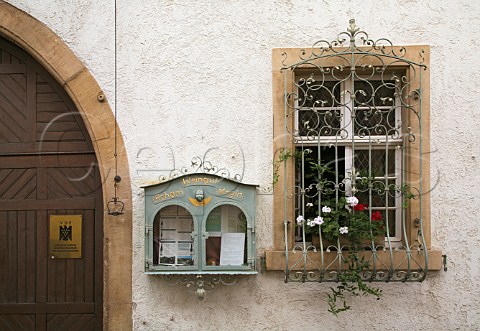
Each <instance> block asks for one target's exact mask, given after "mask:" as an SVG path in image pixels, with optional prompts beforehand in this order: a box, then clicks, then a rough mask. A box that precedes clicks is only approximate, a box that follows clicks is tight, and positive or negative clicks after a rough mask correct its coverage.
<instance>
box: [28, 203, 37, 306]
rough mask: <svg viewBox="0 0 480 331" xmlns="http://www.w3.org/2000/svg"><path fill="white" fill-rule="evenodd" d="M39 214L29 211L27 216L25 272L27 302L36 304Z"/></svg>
mask: <svg viewBox="0 0 480 331" xmlns="http://www.w3.org/2000/svg"><path fill="white" fill-rule="evenodd" d="M36 217H37V214H36V212H35V211H28V212H27V214H26V231H25V238H26V250H27V251H26V266H25V272H26V276H27V280H26V284H25V293H26V296H25V301H26V302H30V303H31V302H35V275H36V274H37V272H36V251H37V250H36V247H37V241H36V225H37V219H36Z"/></svg>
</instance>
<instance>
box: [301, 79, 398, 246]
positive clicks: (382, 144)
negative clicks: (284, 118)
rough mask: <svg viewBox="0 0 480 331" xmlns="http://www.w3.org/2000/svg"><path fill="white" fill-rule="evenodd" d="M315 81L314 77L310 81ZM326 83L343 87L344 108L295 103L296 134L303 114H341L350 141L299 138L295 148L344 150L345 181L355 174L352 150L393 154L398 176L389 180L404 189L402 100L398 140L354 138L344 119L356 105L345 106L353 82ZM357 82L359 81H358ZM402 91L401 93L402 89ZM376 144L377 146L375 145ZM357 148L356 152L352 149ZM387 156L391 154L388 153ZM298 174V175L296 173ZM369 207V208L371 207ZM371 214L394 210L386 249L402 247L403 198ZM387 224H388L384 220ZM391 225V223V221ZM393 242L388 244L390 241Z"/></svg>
mask: <svg viewBox="0 0 480 331" xmlns="http://www.w3.org/2000/svg"><path fill="white" fill-rule="evenodd" d="M302 78H303V79H308V78H309V77H306V76H302V75H298V76H297V77H295V83H296V84H299V80H300V79H302ZM310 78H313V79H315V76H314V77H310ZM379 80H382V77H381V76H380V75H378V74H376V75H373V76H372V77H369V79H368V81H379ZM383 80H384V81H390V80H386V79H385V78H383ZM324 81H325V82H327V81H335V82H339V83H340V96H341V100H340V101H341V104H342V106H337V107H336V106H331V107H300V106H299V105H298V100H296V101H295V109H297V110H298V111H296V112H295V127H294V129H295V131H296V132H297V133H299V132H300V130H299V113H300V112H301V111H312V110H318V111H329V110H330V111H333V110H340V115H341V123H340V125H341V127H342V128H345V129H346V131H347V134H348V137H351V138H348V139H344V140H342V141H341V142H339V140H338V138H336V137H335V136H320V137H318V136H317V138H316V139H315V138H312V137H309V138H308V139H307V137H306V136H297V138H296V140H295V142H294V145H295V147H304V148H312V147H316V146H318V144H320V145H321V146H329V145H331V144H337V146H339V147H340V146H341V147H344V149H345V173H344V174H343V175H344V176H345V178H346V177H347V175H348V173H354V171H352V169H353V170H354V166H353V160H354V157H353V150H354V149H355V150H368V149H369V148H371V149H372V150H378V149H382V150H392V149H393V150H394V157H395V166H394V169H395V174H393V176H390V174H389V176H388V177H387V178H386V179H387V180H392V179H393V180H395V185H396V186H397V187H400V186H401V185H402V153H401V149H400V147H401V145H402V119H401V116H402V107H401V100H400V96H399V95H398V94H397V95H396V97H395V100H394V104H393V107H394V108H395V123H396V124H395V126H396V128H397V130H398V132H399V134H398V138H396V139H391V140H388V139H387V137H388V136H387V135H379V136H375V135H372V136H369V137H360V136H354V135H353V125H352V122H353V121H351V120H350V119H351V117H347V116H345V113H346V108H347V107H349V108H350V109H353V103H354V100H351V102H350V103H349V105H345V102H344V100H345V95H346V93H347V91H353V90H354V86H352V85H353V84H352V81H351V79H342V80H341V81H339V80H328V79H325V80H324ZM356 81H358V80H356ZM399 90H400V89H399ZM298 92H299V91H298V88H297V95H300V94H299V93H298ZM391 107H392V106H376V108H377V109H380V110H383V109H385V110H387V109H390V108H391ZM362 109H368V107H355V110H362ZM373 144H375V145H373ZM352 146H354V148H353V147H352ZM387 154H388V153H387ZM295 173H297V172H295ZM374 178H375V179H379V180H382V179H383V180H384V179H385V177H374ZM346 192H350V194H351V188H348V187H347V188H346ZM369 207H370V206H369ZM371 209H372V210H385V211H390V210H395V220H394V222H395V226H394V228H395V236H391V235H389V236H386V237H385V243H386V245H387V246H397V245H401V244H402V237H403V234H402V212H403V211H402V210H403V206H402V197H401V196H400V195H397V196H396V198H395V206H389V205H388V199H386V206H385V207H372V208H371ZM385 215H386V217H387V218H388V212H386V213H385ZM385 221H387V220H385ZM388 221H389V222H390V220H388ZM386 228H388V227H386ZM388 239H389V240H390V241H389V242H387V240H388Z"/></svg>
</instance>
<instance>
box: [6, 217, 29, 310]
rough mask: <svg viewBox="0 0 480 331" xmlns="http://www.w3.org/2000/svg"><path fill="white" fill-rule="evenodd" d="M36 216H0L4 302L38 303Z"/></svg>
mask: <svg viewBox="0 0 480 331" xmlns="http://www.w3.org/2000/svg"><path fill="white" fill-rule="evenodd" d="M35 244H36V212H35V211H8V212H7V211H1V212H0V302H1V303H7V302H10V303H19V302H20V303H29V302H35V281H36V270H35V266H36V249H35Z"/></svg>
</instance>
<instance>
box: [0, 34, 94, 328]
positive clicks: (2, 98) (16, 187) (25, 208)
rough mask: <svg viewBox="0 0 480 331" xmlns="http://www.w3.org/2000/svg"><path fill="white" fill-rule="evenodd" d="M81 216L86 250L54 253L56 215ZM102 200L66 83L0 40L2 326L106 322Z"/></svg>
mask: <svg viewBox="0 0 480 331" xmlns="http://www.w3.org/2000/svg"><path fill="white" fill-rule="evenodd" d="M55 214H59V215H82V258H79V259H66V258H62V259H58V258H57V259H52V258H51V257H50V255H49V216H50V215H55ZM102 290H103V203H102V190H101V182H100V175H99V170H98V167H97V165H96V157H95V153H94V151H93V148H92V143H91V141H90V138H89V135H88V132H87V130H86V128H85V125H84V123H83V121H82V118H81V116H80V115H79V114H78V113H77V111H76V109H75V106H74V105H73V103H72V102H71V100H70V99H69V98H68V96H67V95H66V93H65V91H64V90H63V89H62V88H61V87H60V86H59V85H58V84H57V83H56V82H55V81H54V79H53V78H52V77H51V76H50V75H49V74H48V73H47V72H46V71H45V70H44V69H42V68H41V67H40V65H39V64H38V63H37V62H36V61H35V60H34V59H33V58H32V57H31V56H29V55H28V54H27V53H26V52H24V51H23V50H21V49H20V48H18V47H16V46H14V45H13V44H11V43H9V42H8V41H6V40H4V39H0V330H22V331H23V330H101V329H102V296H103V293H102Z"/></svg>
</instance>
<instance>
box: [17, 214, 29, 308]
mask: <svg viewBox="0 0 480 331" xmlns="http://www.w3.org/2000/svg"><path fill="white" fill-rule="evenodd" d="M25 231H26V226H25V211H18V212H17V302H25V287H26V277H27V276H26V273H25V264H26V259H25V255H26V254H25V253H26V250H27V247H26V240H25Z"/></svg>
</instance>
